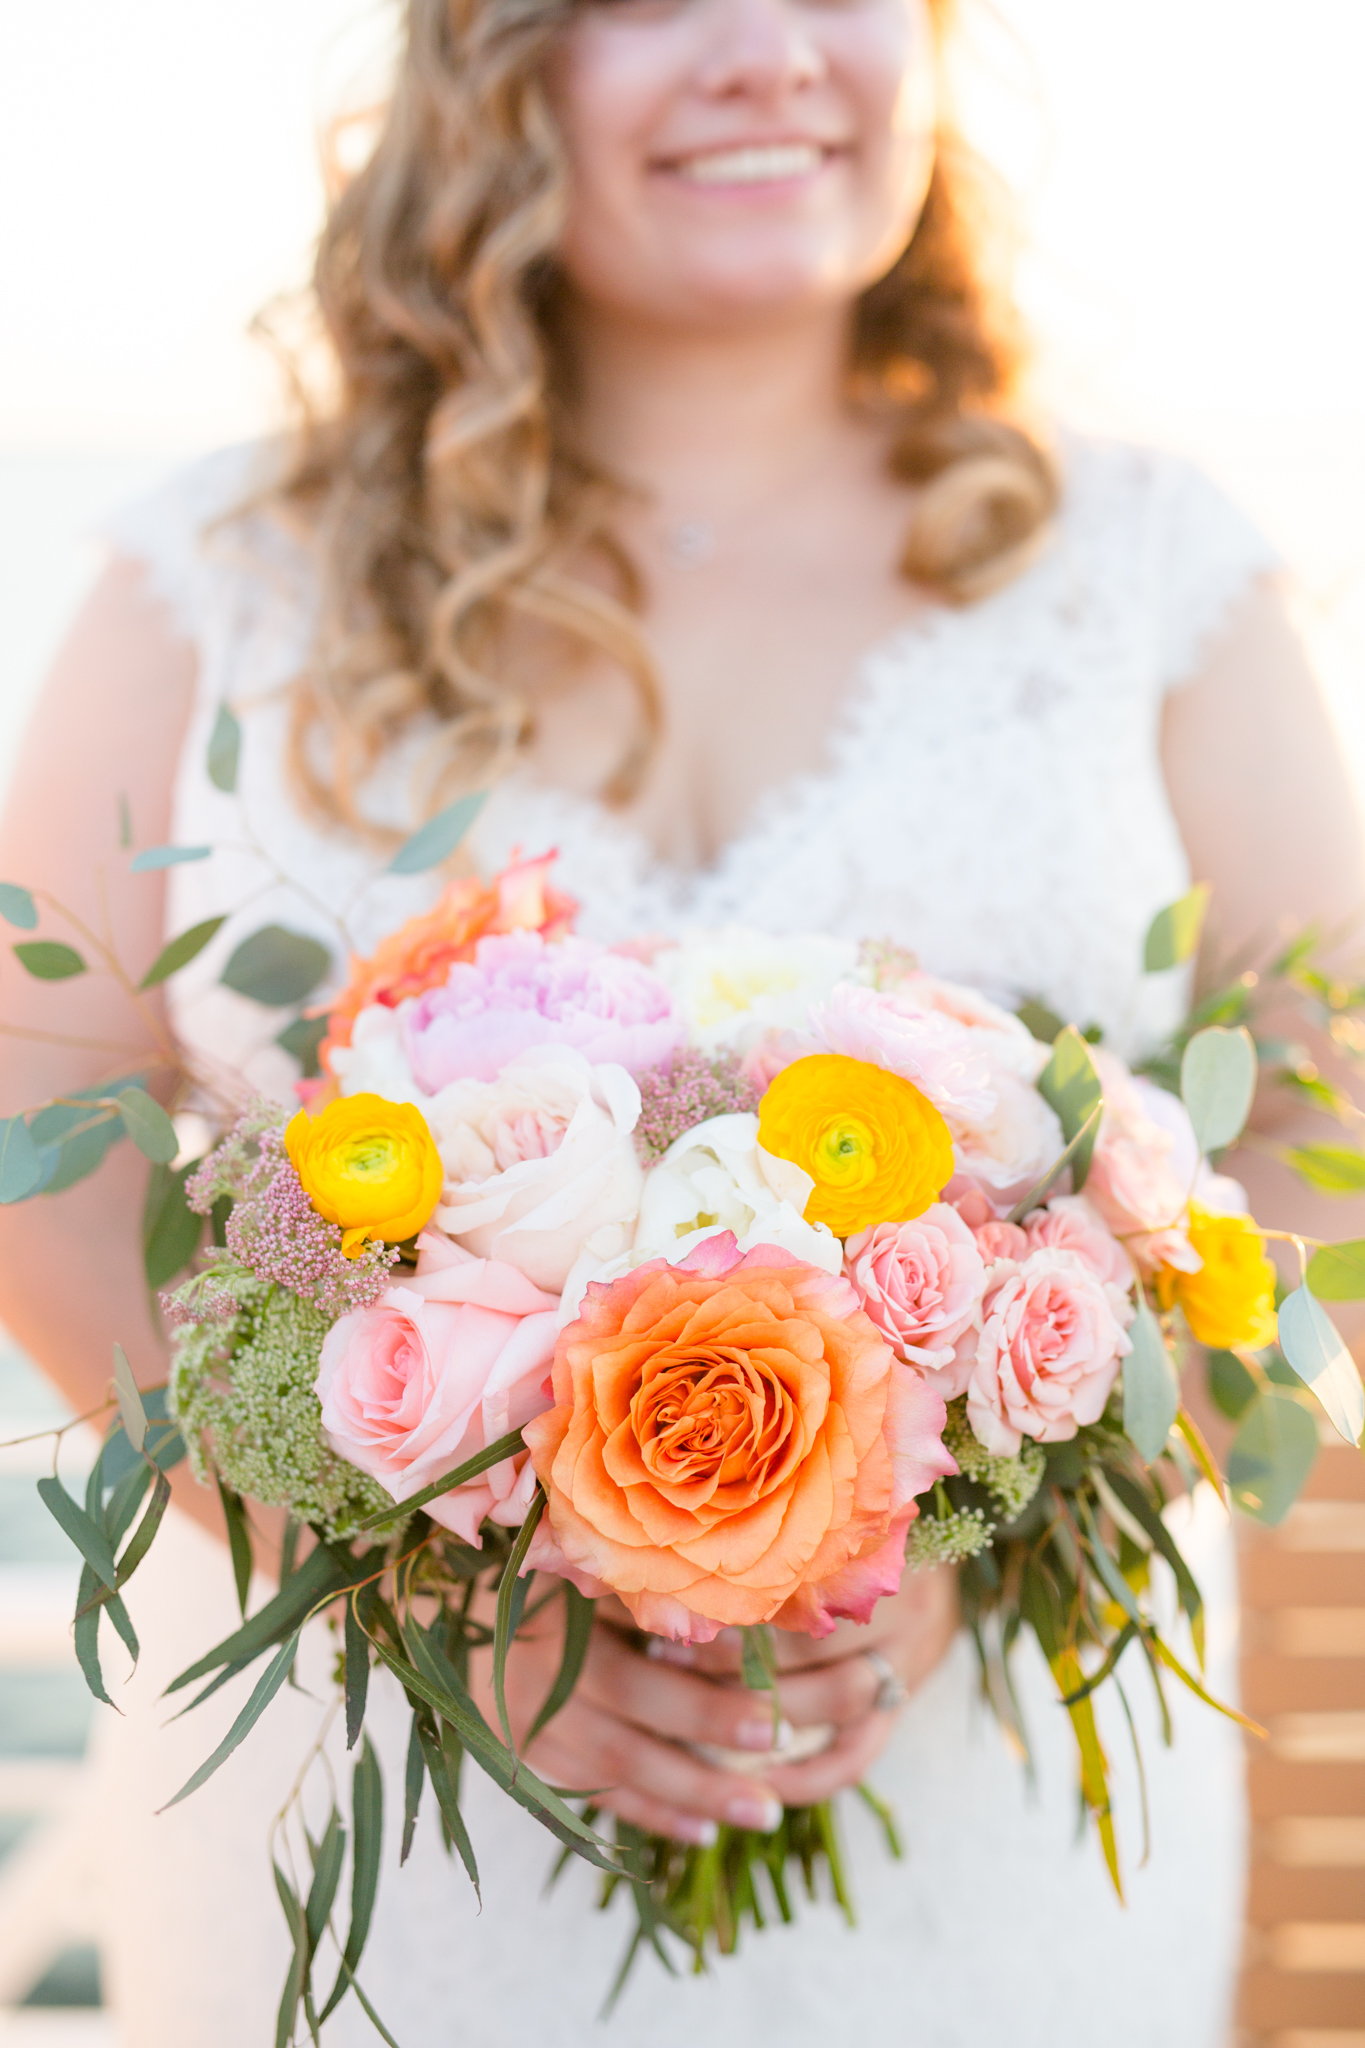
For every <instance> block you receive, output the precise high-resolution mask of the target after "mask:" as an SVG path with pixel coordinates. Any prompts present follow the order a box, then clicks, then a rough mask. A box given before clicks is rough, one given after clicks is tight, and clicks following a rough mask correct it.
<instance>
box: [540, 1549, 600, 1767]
mask: <svg viewBox="0 0 1365 2048" xmlns="http://www.w3.org/2000/svg"><path fill="white" fill-rule="evenodd" d="M562 1590H563V1596H564V1649H563V1653H562V1655H561V1657H560V1660H559V1670H558V1672H557V1673H556V1674H555V1682H554V1684H553V1685H552V1686H551V1687H550V1690H549V1692H548V1693H547V1695H546V1698H545V1704H544V1705H543V1706H542V1707H541V1709H540V1712H539V1713H538V1714H537V1715H536V1718H535V1720H534V1721H533V1722H532V1723H531V1727H530V1732H529V1733H528V1735H527V1737H526V1746H527V1748H528V1749H529V1747H530V1745H531V1744H532V1743H533V1742H534V1741H535V1739H536V1737H537V1735H539V1733H540V1731H541V1729H542V1728H547V1727H548V1726H549V1724H550V1722H551V1721H553V1719H554V1717H555V1715H556V1714H557V1713H558V1712H559V1710H560V1708H561V1707H564V1706H566V1705H567V1704H568V1702H569V1700H570V1698H571V1697H572V1695H573V1689H574V1687H575V1686H576V1685H577V1683H578V1680H579V1677H580V1675H581V1673H582V1670H583V1664H584V1660H585V1659H586V1657H587V1654H588V1644H589V1643H590V1642H591V1640H592V1624H593V1617H594V1615H595V1614H596V1612H597V1602H596V1601H595V1600H590V1599H589V1598H588V1597H587V1595H586V1594H585V1593H580V1592H579V1590H578V1588H577V1586H575V1585H574V1583H573V1581H572V1580H571V1579H565V1580H563V1581H562Z"/></svg>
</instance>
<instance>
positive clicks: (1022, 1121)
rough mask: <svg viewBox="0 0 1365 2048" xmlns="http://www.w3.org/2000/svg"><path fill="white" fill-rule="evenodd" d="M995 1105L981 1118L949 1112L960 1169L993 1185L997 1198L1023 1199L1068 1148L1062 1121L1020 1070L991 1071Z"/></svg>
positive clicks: (979, 1180)
mask: <svg viewBox="0 0 1365 2048" xmlns="http://www.w3.org/2000/svg"><path fill="white" fill-rule="evenodd" d="M991 1086H992V1089H993V1090H994V1093H995V1107H994V1109H993V1110H992V1111H991V1113H990V1115H989V1116H987V1117H983V1118H981V1119H979V1120H978V1119H975V1118H968V1117H958V1116H951V1115H950V1116H949V1118H948V1128H949V1129H950V1131H951V1132H952V1134H953V1150H954V1152H955V1154H956V1157H957V1165H958V1169H959V1171H960V1172H962V1173H969V1174H970V1175H971V1177H972V1179H973V1180H974V1181H976V1182H978V1183H979V1184H980V1185H982V1186H984V1187H988V1188H992V1189H993V1190H994V1191H995V1195H996V1198H997V1200H1000V1201H1012V1200H1018V1199H1020V1198H1021V1197H1022V1196H1024V1195H1026V1194H1027V1193H1028V1191H1029V1189H1030V1188H1032V1187H1034V1186H1036V1185H1037V1183H1038V1182H1039V1181H1040V1180H1041V1179H1042V1178H1043V1175H1044V1174H1045V1173H1046V1172H1047V1170H1048V1168H1049V1167H1051V1166H1055V1165H1056V1163H1057V1160H1058V1159H1059V1158H1060V1156H1061V1154H1062V1151H1063V1149H1064V1146H1065V1140H1064V1139H1063V1137H1062V1126H1061V1121H1060V1119H1059V1118H1058V1116H1057V1112H1056V1111H1055V1110H1054V1109H1052V1108H1051V1107H1050V1106H1049V1105H1048V1104H1047V1103H1046V1102H1044V1100H1043V1098H1042V1096H1041V1095H1040V1094H1039V1093H1038V1090H1037V1089H1036V1088H1035V1087H1034V1086H1033V1085H1032V1083H1031V1082H1029V1081H1021V1080H1020V1078H1019V1076H1018V1075H1017V1074H1012V1073H1010V1072H1008V1071H1007V1070H1003V1069H997V1070H996V1071H995V1072H994V1073H993V1074H992V1075H991Z"/></svg>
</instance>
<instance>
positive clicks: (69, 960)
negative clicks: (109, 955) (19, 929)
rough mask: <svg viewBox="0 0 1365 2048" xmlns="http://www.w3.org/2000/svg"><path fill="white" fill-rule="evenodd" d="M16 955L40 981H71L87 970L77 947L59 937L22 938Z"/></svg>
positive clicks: (22, 965) (15, 951)
mask: <svg viewBox="0 0 1365 2048" xmlns="http://www.w3.org/2000/svg"><path fill="white" fill-rule="evenodd" d="M14 957H15V959H16V960H17V961H18V962H19V965H20V966H21V967H23V968H25V969H26V970H27V972H28V973H30V974H31V975H33V976H34V978H35V980H38V981H70V980H71V978H72V976H73V975H77V974H84V973H85V972H86V971H87V970H86V965H85V962H84V960H82V958H81V956H80V954H79V953H78V952H77V951H76V948H75V947H74V946H66V945H63V944H62V942H61V941H60V940H59V939H24V940H21V942H20V943H19V944H18V945H17V946H16V947H15V948H14Z"/></svg>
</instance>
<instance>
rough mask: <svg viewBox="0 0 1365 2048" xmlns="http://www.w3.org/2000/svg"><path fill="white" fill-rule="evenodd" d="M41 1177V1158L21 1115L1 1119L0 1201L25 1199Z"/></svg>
mask: <svg viewBox="0 0 1365 2048" xmlns="http://www.w3.org/2000/svg"><path fill="white" fill-rule="evenodd" d="M42 1178H43V1162H42V1159H41V1157H40V1155H39V1152H38V1147H37V1146H36V1145H35V1144H34V1142H33V1139H32V1137H31V1136H30V1135H29V1128H28V1125H27V1124H26V1123H25V1121H24V1119H23V1117H21V1116H11V1117H7V1118H6V1119H5V1120H4V1122H3V1123H0V1203H4V1202H23V1201H27V1199H28V1197H29V1196H30V1195H31V1194H34V1193H36V1192H37V1189H38V1187H39V1185H40V1183H41V1181H42Z"/></svg>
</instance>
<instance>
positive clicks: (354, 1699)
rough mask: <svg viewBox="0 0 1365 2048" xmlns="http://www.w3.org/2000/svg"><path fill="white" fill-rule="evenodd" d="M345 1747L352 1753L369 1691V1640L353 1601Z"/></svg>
mask: <svg viewBox="0 0 1365 2048" xmlns="http://www.w3.org/2000/svg"><path fill="white" fill-rule="evenodd" d="M345 1646H346V1747H347V1749H354V1748H355V1746H356V1743H357V1742H358V1741H359V1739H360V1732H361V1730H362V1729H363V1727H364V1726H365V1703H366V1700H367V1699H368V1697H369V1691H370V1639H369V1637H368V1636H367V1635H366V1633H365V1631H364V1629H363V1628H362V1627H361V1626H360V1622H359V1620H358V1618H357V1616H356V1611H355V1601H354V1599H351V1600H348V1601H347V1602H346V1633H345Z"/></svg>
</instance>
